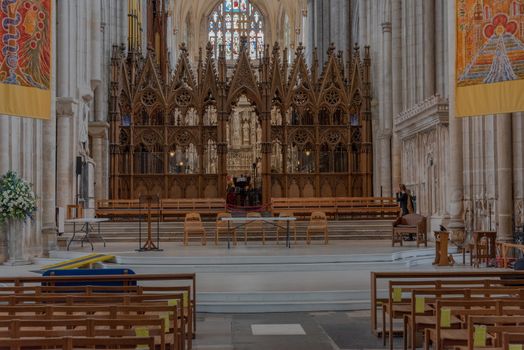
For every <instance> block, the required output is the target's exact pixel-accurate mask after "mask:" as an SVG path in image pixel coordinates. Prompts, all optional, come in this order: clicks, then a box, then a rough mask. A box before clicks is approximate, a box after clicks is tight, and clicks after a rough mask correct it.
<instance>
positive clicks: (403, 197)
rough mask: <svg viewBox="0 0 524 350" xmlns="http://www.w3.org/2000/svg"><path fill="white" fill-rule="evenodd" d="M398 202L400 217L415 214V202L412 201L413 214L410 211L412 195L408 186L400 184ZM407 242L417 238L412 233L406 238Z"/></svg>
mask: <svg viewBox="0 0 524 350" xmlns="http://www.w3.org/2000/svg"><path fill="white" fill-rule="evenodd" d="M396 197H397V202H398V204H399V205H400V216H404V215H407V214H410V213H412V212H413V202H412V201H411V209H412V210H411V212H410V210H409V203H410V195H409V193H408V190H407V189H406V185H404V184H399V185H398V192H397V193H396ZM404 240H405V241H414V240H415V236H414V235H413V234H412V233H410V234H409V236H408V237H404Z"/></svg>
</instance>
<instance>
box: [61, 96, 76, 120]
mask: <svg viewBox="0 0 524 350" xmlns="http://www.w3.org/2000/svg"><path fill="white" fill-rule="evenodd" d="M77 104H78V102H77V100H75V99H74V98H72V97H57V99H56V115H57V116H59V117H72V116H73V115H75V110H76V105H77Z"/></svg>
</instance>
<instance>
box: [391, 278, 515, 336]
mask: <svg viewBox="0 0 524 350" xmlns="http://www.w3.org/2000/svg"><path fill="white" fill-rule="evenodd" d="M523 282H524V281H522V280H500V279H497V280H494V279H469V280H440V279H434V280H415V281H410V280H408V281H406V280H401V281H397V280H390V281H388V291H389V292H388V299H387V302H384V303H383V304H382V334H386V333H387V334H389V339H391V338H392V335H393V333H394V330H393V322H392V320H393V319H402V318H404V315H406V314H408V313H410V312H411V294H410V293H411V292H412V291H413V290H415V289H421V288H434V289H438V288H459V287H464V288H468V289H469V288H479V287H481V288H491V287H501V286H512V285H516V286H518V285H519V284H523ZM404 294H408V295H409V297H408V298H404V297H403V295H404ZM395 299H396V300H395ZM386 320H388V321H389V323H388V328H387V330H386ZM383 343H384V345H386V337H383Z"/></svg>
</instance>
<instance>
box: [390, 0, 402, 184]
mask: <svg viewBox="0 0 524 350" xmlns="http://www.w3.org/2000/svg"><path fill="white" fill-rule="evenodd" d="M401 9H402V6H401V3H400V0H393V1H392V5H391V20H392V27H391V32H392V39H391V40H392V44H391V46H392V47H394V48H395V50H393V51H392V58H391V63H392V69H391V81H392V99H393V101H392V102H393V106H392V110H393V118H394V117H396V116H397V115H399V114H400V112H402V56H401V55H402V28H401V25H402V22H401V16H402V11H401ZM401 163H402V159H401V142H400V139H399V136H398V134H397V133H396V132H395V130H394V127H393V132H392V140H391V169H392V174H391V177H392V183H393V192H394V191H395V188H396V186H397V185H398V184H399V183H400V182H401V181H402V173H401V168H402V167H401Z"/></svg>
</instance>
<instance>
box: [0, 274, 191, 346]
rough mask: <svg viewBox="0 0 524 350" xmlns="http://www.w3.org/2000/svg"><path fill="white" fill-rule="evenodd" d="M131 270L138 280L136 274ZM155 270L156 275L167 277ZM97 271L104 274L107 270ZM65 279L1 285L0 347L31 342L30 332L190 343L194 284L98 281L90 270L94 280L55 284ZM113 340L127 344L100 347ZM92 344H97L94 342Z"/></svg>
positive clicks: (162, 343) (157, 343)
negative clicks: (80, 283) (84, 283)
mask: <svg viewBox="0 0 524 350" xmlns="http://www.w3.org/2000/svg"><path fill="white" fill-rule="evenodd" d="M135 276H136V278H137V279H138V280H140V275H135ZM147 276H148V277H153V276H154V275H147ZM158 276H159V279H160V280H162V279H164V280H165V278H162V277H167V276H164V275H158ZM61 277H63V276H61ZM75 277H78V276H75ZM100 277H103V278H102V279H104V278H105V277H106V276H100ZM113 277H114V278H121V277H120V276H113ZM183 277H184V278H185V277H186V276H185V275H184V276H183ZM189 277H190V276H189ZM123 278H124V279H126V278H131V277H128V276H125V277H123ZM27 279H28V281H30V280H31V278H27ZM42 280H46V279H42ZM63 280H67V278H66V279H64V278H60V277H55V278H53V277H49V278H48V282H47V283H43V284H41V285H34V284H29V283H24V282H19V280H18V279H17V278H14V279H13V283H11V284H9V285H2V286H1V287H0V304H1V305H2V307H0V349H3V348H13V349H15V348H16V349H19V348H23V347H26V346H29V345H27V344H25V343H24V342H23V341H24V340H25V339H26V338H34V337H41V338H53V337H71V338H73V339H76V338H78V337H82V338H85V339H91V338H101V339H105V338H107V337H111V338H115V339H119V338H122V337H128V338H129V337H131V338H137V337H138V339H141V342H138V343H132V342H129V344H130V348H132V349H135V348H137V345H139V347H138V348H140V349H141V348H144V347H143V346H142V345H147V346H146V347H145V348H149V349H151V350H152V349H154V348H155V347H156V348H158V349H161V350H164V349H169V350H178V349H180V350H186V349H188V350H189V349H191V348H192V339H193V336H194V334H195V333H194V331H195V327H194V307H195V302H194V301H195V300H194V298H192V295H193V293H192V292H193V288H194V284H192V285H186V286H184V285H177V286H166V285H163V286H151V285H149V286H136V285H135V286H133V285H113V286H108V285H97V281H96V278H94V277H93V276H89V280H90V282H93V283H92V285H64V284H59V281H61V282H62V283H63ZM22 281H23V278H22ZM100 282H103V281H98V283H100ZM131 338H130V339H131ZM149 338H151V339H152V342H150V340H149ZM8 339H11V340H9V341H8ZM144 339H147V341H143V340H144ZM113 343H114V344H115V347H114V348H126V346H127V345H126V344H127V343H125V342H124V343H122V344H119V343H117V342H116V343H115V342H113V341H109V342H107V343H105V344H107V345H104V344H102V346H100V347H102V348H111V345H110V344H113ZM37 344H38V343H37ZM42 344H47V345H46V346H47V347H49V348H64V349H72V348H75V349H76V348H78V346H77V344H71V342H70V341H69V342H68V343H64V344H63V345H56V346H55V345H52V344H49V343H46V342H42ZM93 346H95V347H98V346H97V345H96V344H95V345H93ZM32 348H41V347H38V346H33V347H32Z"/></svg>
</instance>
